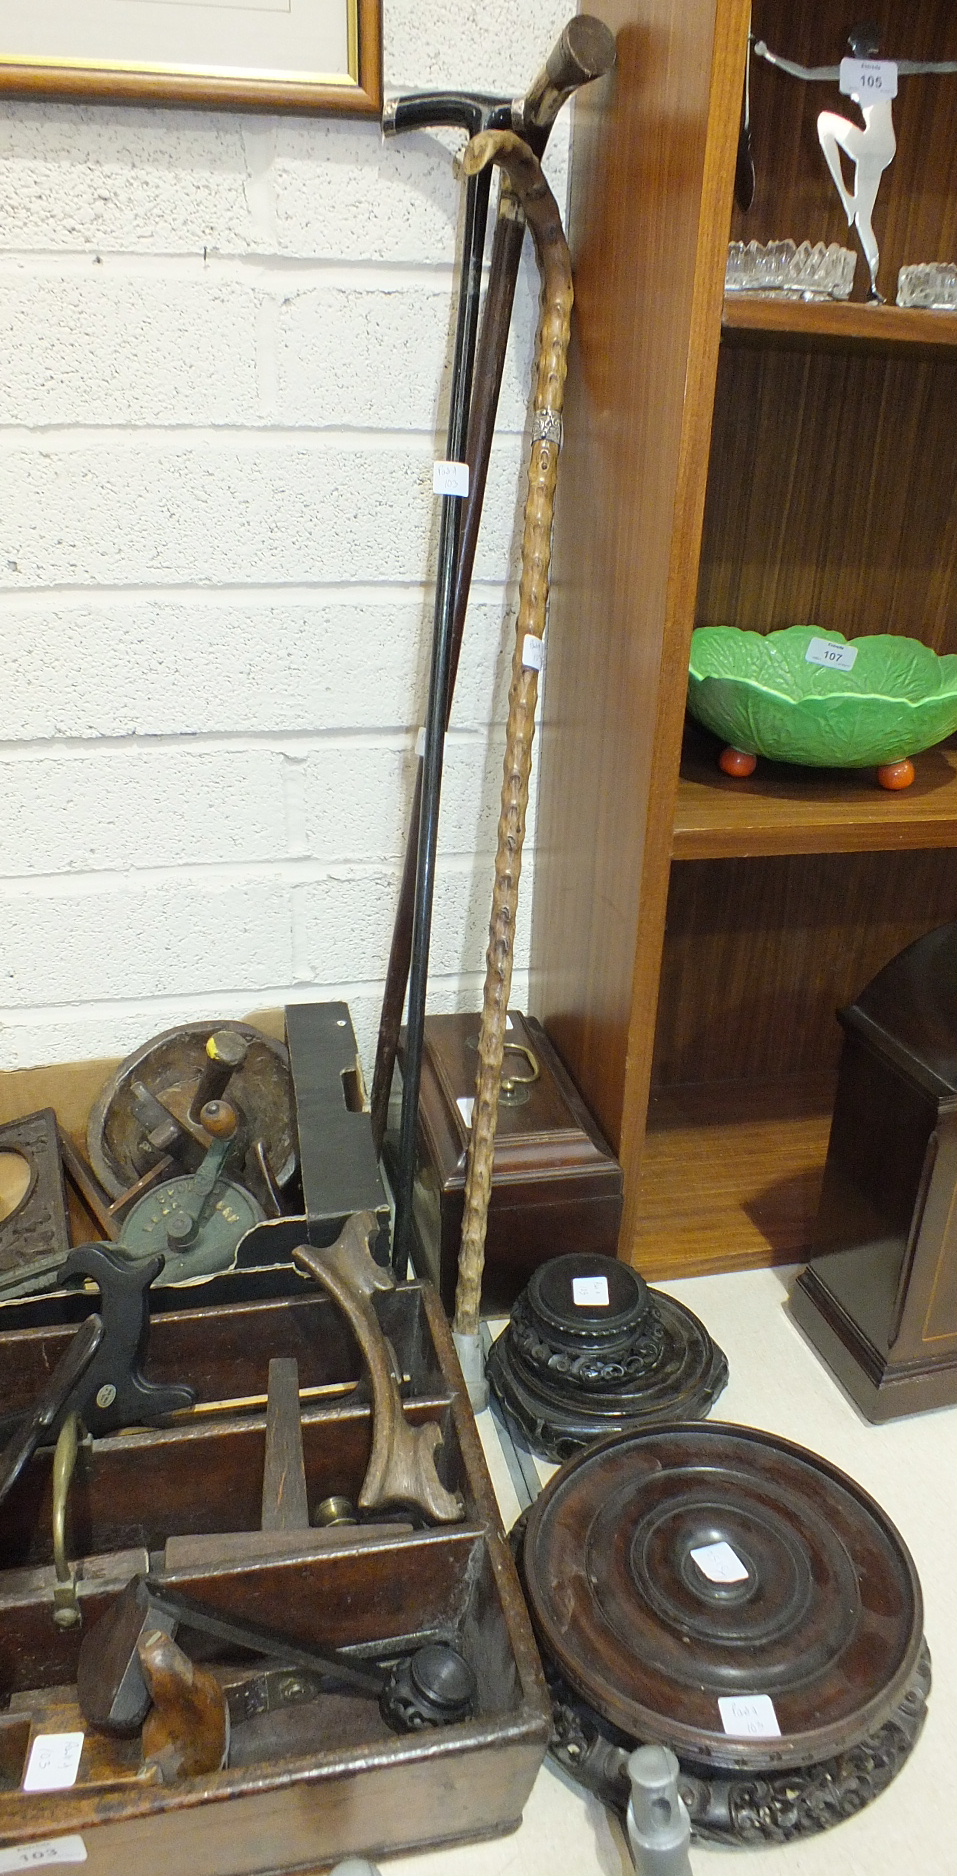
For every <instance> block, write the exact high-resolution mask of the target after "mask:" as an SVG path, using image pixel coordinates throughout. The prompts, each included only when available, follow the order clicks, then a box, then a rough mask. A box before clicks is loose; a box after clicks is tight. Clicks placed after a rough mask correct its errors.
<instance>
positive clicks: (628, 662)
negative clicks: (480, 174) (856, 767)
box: [532, 0, 957, 1275]
mask: <svg viewBox="0 0 957 1876" xmlns="http://www.w3.org/2000/svg"><path fill="white" fill-rule="evenodd" d="M589 5H590V6H591V5H594V6H595V7H596V9H597V10H598V11H599V12H600V13H601V15H602V17H604V18H605V19H606V20H607V21H608V23H609V24H610V25H611V26H612V27H613V28H614V30H615V31H616V35H617V45H618V64H617V68H616V72H615V75H614V78H613V79H612V80H610V81H608V82H603V83H602V84H601V85H598V86H595V87H591V88H589V90H588V92H587V93H583V95H582V98H581V100H580V102H579V105H578V106H577V109H576V128H575V150H574V162H573V167H572V207H571V216H570V228H571V242H572V249H573V258H574V262H575V269H576V315H575V317H576V328H575V347H574V351H573V361H572V368H571V371H570V374H569V385H568V397H567V403H566V432H565V435H566V441H565V448H564V450H563V462H562V477H561V486H560V490H559V502H558V513H557V522H556V535H555V551H554V560H555V580H554V585H553V600H552V611H551V623H550V630H549V637H550V649H549V673H548V684H547V686H546V691H545V698H544V717H543V723H542V736H541V756H540V790H539V814H538V828H537V838H536V869H535V903H534V907H533V933H532V1000H533V1007H534V1008H535V1009H536V1012H537V1013H538V1014H539V1015H540V1016H541V1017H542V1019H543V1021H544V1022H545V1026H546V1028H547V1029H548V1031H549V1033H550V1034H551V1036H552V1039H553V1041H554V1042H555V1043H556V1045H557V1047H558V1049H559V1051H560V1053H561V1054H562V1055H563V1056H564V1058H565V1060H566V1062H567V1064H568V1066H569V1068H570V1069H571V1072H572V1074H573V1075H574V1077H575V1079H576V1080H577V1081H578V1083H579V1085H580V1087H581V1089H582V1091H583V1093H584V1095H585V1097H586V1099H587V1100H588V1101H589V1102H590V1104H591V1106H592V1107H593V1109H594V1110H595V1112H596V1114H597V1115H598V1117H599V1119H600V1120H601V1122H602V1124H603V1125H604V1127H605V1129H606V1131H607V1132H608V1134H609V1135H610V1137H611V1138H612V1140H613V1141H614V1142H615V1144H616V1147H617V1150H618V1152H619V1155H620V1157H621V1160H622V1164H623V1167H624V1171H625V1214H624V1221H623V1226H622V1236H621V1241H620V1246H619V1249H620V1254H621V1255H622V1256H623V1257H625V1258H627V1259H629V1260H630V1261H632V1262H633V1263H635V1264H636V1265H637V1266H638V1267H639V1268H641V1269H643V1270H645V1271H646V1272H647V1273H648V1274H649V1275H665V1274H668V1275H677V1274H679V1273H682V1272H687V1273H690V1272H692V1271H701V1270H705V1269H720V1268H736V1267H739V1266H740V1265H742V1264H747V1263H750V1262H763V1263H774V1262H779V1261H781V1260H782V1259H784V1260H790V1259H794V1258H798V1259H799V1258H801V1257H802V1256H803V1255H804V1254H805V1252H807V1251H808V1249H809V1248H810V1237H811V1226H812V1222H813V1218H814V1210H815V1206H816V1202H817V1182H818V1179H819V1176H820V1172H821V1169H822V1167H823V1162H824V1157H825V1151H826V1145H827V1137H828V1116H829V1109H830V1105H831V1101H832V1099H833V1089H834V1078H835V1074H836V1068H837V1061H838V1056H839V1053H840V1043H841V1031H840V1027H839V1025H838V1023H837V1022H836V1020H835V1011H836V1009H837V1008H838V1007H839V1006H841V1005H842V1004H844V1003H849V1002H851V1001H852V1000H853V998H854V997H855V996H856V995H857V994H858V993H859V991H860V990H861V988H862V987H863V986H864V985H865V984H867V983H868V982H869V981H870V980H871V978H872V977H873V976H874V975H875V974H876V972H877V971H878V970H879V969H880V968H881V966H882V965H883V964H885V963H886V962H887V961H888V960H889V959H890V958H892V957H893V956H895V955H896V953H897V952H898V951H900V950H901V949H903V947H904V946H905V945H906V944H908V943H910V942H911V941H912V940H913V939H915V938H918V937H920V936H921V935H922V934H923V933H924V932H927V931H930V930H932V929H933V928H934V927H935V926H937V925H941V924H944V923H945V922H947V921H949V920H951V919H957V863H955V860H954V853H953V849H954V848H955V847H957V748H950V747H944V748H940V749H936V750H930V751H927V752H925V753H924V754H922V755H919V756H917V757H916V768H917V779H916V781H915V783H914V784H913V786H912V787H911V788H910V789H909V790H905V791H902V792H901V793H900V794H891V793H887V792H885V791H883V790H882V789H880V788H879V787H878V786H877V784H876V781H875V778H874V775H873V772H870V773H868V772H865V773H862V774H856V775H855V774H851V773H848V772H842V773H838V772H833V771H829V772H823V771H822V772H816V771H813V770H799V769H792V768H788V767H786V766H780V767H779V766H777V765H773V764H770V763H763V762H762V763H760V764H759V766H758V769H757V771H756V773H755V775H754V776H753V777H751V778H750V779H749V780H747V781H744V782H739V781H732V780H730V779H729V778H726V777H724V776H723V775H722V774H721V773H720V771H718V770H717V769H716V767H715V763H714V757H715V751H716V747H717V745H716V744H715V742H714V739H709V738H708V737H707V735H706V733H704V732H701V733H699V731H698V729H697V726H694V728H693V729H692V730H691V731H690V733H689V732H688V731H687V729H686V725H685V698H686V694H687V675H688V656H689V649H690V642H691V634H692V631H693V629H694V627H695V625H713V626H738V627H741V628H744V629H746V630H750V631H762V632H767V631H772V630H776V629H778V628H780V627H783V626H788V625H812V626H816V627H819V628H820V629H822V630H826V629H835V630H838V631H840V632H843V633H844V635H845V636H846V637H849V638H850V637H858V636H861V635H862V634H866V633H871V632H894V633H898V634H902V635H905V636H911V637H915V638H920V639H922V640H923V641H924V643H926V644H928V645H930V646H932V647H933V649H934V650H936V651H937V652H940V653H947V652H955V651H957V426H955V422H954V412H955V410H957V314H949V313H930V312H925V311H918V310H912V309H903V308H899V307H896V306H891V305H885V306H879V305H873V304H869V303H867V302H866V301H865V300H864V297H863V295H864V291H865V272H866V270H865V268H864V264H863V261H859V264H858V269H857V280H856V283H855V288H854V293H855V295H856V296H857V297H855V298H852V299H851V300H850V301H846V302H829V303H823V304H822V303H817V302H804V301H780V300H762V299H758V298H751V297H749V296H746V295H735V296H731V297H726V296H725V292H724V282H725V272H726V264H727V251H728V241H729V239H734V240H742V241H750V240H756V241H759V242H768V241H771V240H775V239H782V238H784V237H792V238H793V239H794V240H795V241H801V240H804V239H808V240H811V241H824V242H830V241H839V242H841V243H842V245H849V244H850V242H851V240H852V239H853V237H852V236H849V234H848V230H847V226H846V220H845V218H844V216H843V213H842V210H841V206H840V203H839V201H838V198H837V192H836V190H835V189H834V187H833V183H832V181H831V178H830V176H829V174H828V172H827V169H826V166H825V164H824V161H823V158H822V156H821V152H820V148H819V146H818V139H817V134H816V128H815V120H816V115H817V113H818V111H820V110H821V109H823V108H828V107H829V106H833V105H834V104H835V102H836V96H837V94H836V90H834V89H833V88H832V90H831V91H829V90H828V87H827V86H826V85H805V84H801V83H799V82H797V81H795V80H794V79H790V78H788V77H787V76H786V74H783V73H782V72H781V71H780V70H778V69H775V68H772V67H771V66H769V65H767V64H764V63H763V62H762V61H760V60H755V61H752V66H751V118H752V136H753V152H754V162H755V172H756V189H755V195H754V200H753V204H752V206H751V208H750V210H749V211H748V212H747V213H746V214H745V213H742V211H741V210H740V209H738V208H735V206H734V202H733V194H734V177H735V166H736V158H737V149H738V132H739V126H740V121H741V102H742V96H743V92H744V80H745V65H746V59H747V56H748V34H749V30H750V31H751V32H753V34H754V35H755V37H757V38H763V39H765V40H766V41H767V43H768V44H769V45H770V46H772V47H773V48H774V49H775V51H779V52H780V53H782V54H783V55H785V56H786V57H788V58H790V59H793V60H796V61H798V62H800V63H802V64H806V65H810V66H815V65H826V64H833V63H836V62H837V61H838V59H839V58H840V57H841V55H842V52H843V50H844V46H845V41H846V38H847V33H848V31H849V29H850V26H851V25H852V24H853V20H852V17H851V15H849V14H848V11H847V7H846V4H845V0H752V3H751V4H749V0H589ZM875 18H877V20H878V25H879V30H880V35H881V44H882V46H883V47H886V48H887V56H888V57H893V56H894V55H895V53H896V54H898V55H899V56H902V57H904V56H906V57H908V58H912V59H936V60H946V59H954V58H957V9H953V8H945V7H942V6H941V5H940V4H939V3H938V0H878V10H877V13H876V14H875ZM847 108H849V109H850V108H852V107H849V106H848V107H847ZM894 112H895V126H896V131H897V146H898V147H897V156H896V158H895V161H894V163H893V164H892V165H891V167H890V169H888V171H887V172H886V174H885V176H884V178H883V179H882V184H881V192H880V197H879V201H878V209H877V216H876V228H877V233H878V238H879V241H880V247H881V274H880V281H881V286H882V290H883V291H884V292H885V294H886V295H887V296H888V298H890V297H891V296H892V295H893V294H894V292H895V291H896V285H897V274H898V270H899V268H900V267H901V266H902V265H903V264H905V263H909V262H915V261H932V260H946V259H950V258H957V162H955V158H954V151H955V149H957V78H955V79H945V78H935V79H926V80H925V79H920V78H917V77H912V78H906V79H902V80H901V88H900V95H899V97H898V99H897V100H896V102H895V107H894Z"/></svg>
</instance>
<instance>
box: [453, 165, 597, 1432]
mask: <svg viewBox="0 0 957 1876" xmlns="http://www.w3.org/2000/svg"><path fill="white" fill-rule="evenodd" d="M491 162H495V163H499V164H501V165H502V167H503V168H504V169H505V171H506V173H507V175H508V178H509V181H510V182H511V184H512V187H513V188H514V190H515V192H516V194H517V195H518V198H519V200H520V202H521V204H522V208H523V210H524V212H525V217H526V220H527V222H528V225H529V227H530V228H531V231H532V235H533V238H534V241H535V249H536V253H537V255H538V263H539V267H540V269H541V273H542V301H541V318H540V322H539V328H538V347H537V357H536V377H535V401H534V406H533V419H532V454H531V460H530V462H529V467H528V496H527V499H526V503H525V519H524V526H523V532H522V575H521V582H520V586H519V601H518V619H517V621H516V627H515V652H514V655H513V658H512V683H511V690H510V692H509V706H508V725H507V729H506V737H505V766H504V773H503V779H502V808H501V814H500V817H499V824H498V851H497V853H496V856H495V888H494V892H493V895H492V916H491V922H490V925H489V944H488V953H487V957H486V972H485V995H484V1000H483V1005H482V1024H481V1029H480V1031H479V1066H478V1077H477V1080H476V1084H475V1102H474V1105H473V1108H472V1132H471V1137H470V1139H469V1153H468V1171H467V1174H466V1185H465V1212H464V1217H463V1221H462V1247H461V1251H460V1254H459V1279H458V1286H457V1288H456V1292H455V1320H454V1323H453V1335H454V1338H455V1344H456V1347H457V1349H458V1353H459V1359H460V1361H461V1363H462V1369H463V1373H464V1375H465V1379H466V1383H467V1385H468V1389H469V1395H470V1398H471V1400H472V1404H473V1406H474V1407H479V1406H484V1405H485V1402H486V1400H487V1398H488V1395H487V1389H486V1386H485V1377H484V1365H483V1362H482V1351H481V1342H480V1340H479V1306H480V1302H481V1294H482V1270H483V1266H484V1263H485V1233H486V1227H487V1224H488V1207H489V1198H490V1195H491V1189H492V1171H493V1163H494V1156H495V1129H496V1125H497V1122H498V1102H499V1091H500V1088H501V1081H502V1058H503V1055H504V1052H505V1023H506V1019H507V1015H508V998H509V991H510V989H511V985H512V961H513V957H514V943H515V919H516V914H517V911H518V884H519V879H520V877H521V871H522V845H523V841H524V838H525V815H526V810H527V808H528V780H529V774H530V772H531V766H532V737H533V735H534V731H535V701H536V697H537V695H538V673H539V670H540V668H541V664H542V650H543V648H542V639H543V636H544V632H545V624H546V616H547V611H548V573H549V564H550V561H551V551H552V520H553V516H554V509H555V484H556V482H557V479H558V453H559V449H560V447H561V427H562V418H561V413H562V405H563V403H564V398H565V373H566V370H567V365H568V337H569V328H570V322H571V311H572V297H573V289H572V271H571V259H570V256H569V253H568V245H567V243H566V240H565V236H564V232H563V230H562V224H561V217H560V215H559V212H558V206H557V203H556V201H555V198H554V196H553V195H552V192H551V190H550V189H549V187H548V184H547V182H546V181H545V178H544V176H543V175H542V171H541V166H540V164H539V162H538V159H537V158H536V157H535V155H534V154H533V152H532V151H531V150H530V149H529V148H528V146H527V144H524V143H523V142H522V141H521V139H520V138H519V137H516V136H515V135H514V134H513V133H511V132H509V131H486V132H485V133H483V134H482V135H481V136H478V137H474V138H473V139H472V141H471V143H470V144H469V145H468V147H467V148H466V150H465V153H464V156H463V158H462V167H463V169H464V170H465V173H466V174H467V175H474V174H475V173H476V171H478V170H480V169H483V168H484V167H485V165H486V164H488V163H491Z"/></svg>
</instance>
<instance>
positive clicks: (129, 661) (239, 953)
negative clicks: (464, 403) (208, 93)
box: [0, 0, 567, 1067]
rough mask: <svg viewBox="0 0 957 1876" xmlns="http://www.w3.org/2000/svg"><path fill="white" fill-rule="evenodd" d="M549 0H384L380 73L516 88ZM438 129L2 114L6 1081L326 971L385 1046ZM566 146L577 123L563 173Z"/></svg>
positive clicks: (464, 697) (429, 543) (510, 509)
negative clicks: (407, 132)
mask: <svg viewBox="0 0 957 1876" xmlns="http://www.w3.org/2000/svg"><path fill="white" fill-rule="evenodd" d="M566 13H567V0H561V3H560V4H557V3H556V0H534V3H533V4H532V5H531V6H530V7H528V8H526V9H516V8H515V7H514V6H513V5H511V4H509V5H508V6H506V5H505V4H504V0H484V4H481V5H480V4H479V0H456V5H455V6H453V5H452V4H451V0H386V18H385V58H386V83H387V88H388V89H389V90H392V91H398V90H411V89H417V88H425V87H433V86H443V85H456V86H462V87H475V88H479V89H483V90H493V91H500V92H502V93H503V94H505V95H507V96H511V95H514V94H515V93H517V92H519V91H521V90H523V89H524V87H525V85H526V84H527V83H528V81H529V80H530V78H531V77H532V76H533V74H534V72H535V71H536V69H537V67H538V66H539V65H540V63H541V61H542V59H543V57H544V55H545V53H546V51H547V50H548V48H549V46H550V45H551V44H552V43H553V41H554V39H555V37H556V35H557V33H558V31H559V30H560V27H561V25H562V23H563V21H564V19H565V17H566ZM458 141H460V140H457V139H455V138H453V137H450V136H449V135H448V134H447V133H443V136H442V137H441V138H440V137H437V136H436V137H432V136H425V135H416V136H413V137H410V138H408V139H405V140H396V141H395V142H392V143H384V142H383V141H382V139H381V138H380V135H379V132H378V128H377V126H375V125H373V124H368V123H354V122H349V121H347V120H339V121H337V120H335V119H330V118H319V119H315V120H311V119H308V118H292V117H283V118H270V117H252V116H249V117H247V116H243V115H242V114H235V115H234V114H230V113H225V112H223V113H214V112H208V113H204V112H191V111H182V112H178V111H171V110H141V109H120V108H118V107H117V108H113V107H109V106H102V107H100V106H93V105H86V104H82V105H70V104H65V103H64V104H60V103H53V102H40V103H35V102H12V103H11V102H7V101H5V102H3V103H2V104H0V358H2V361H3V363H2V370H0V790H2V801H3V812H2V814H0V1067H13V1066H20V1065H25V1064H29V1063H33V1062H41V1061H57V1060H66V1059H70V1058H76V1057H81V1056H89V1055H97V1054H113V1053H121V1052H123V1051H125V1050H127V1049H129V1048H131V1047H133V1046H134V1045H135V1044H136V1043H137V1042H139V1041H141V1040H142V1039H143V1038H144V1037H146V1036H147V1035H149V1034H150V1033H152V1032H153V1031H155V1030H158V1029H161V1028H163V1027H165V1026H167V1025H168V1024H170V1023H172V1022H176V1021H180V1020H183V1019H185V1018H187V1017H189V1016H191V1015H196V1014H205V1013H211V1014H238V1013H240V1012H242V1011H245V1010H248V1009H252V1008H256V1007H262V1006H263V1005H265V1004H268V1003H277V1002H281V1001H283V999H285V998H287V997H289V996H290V995H298V996H307V997H322V996H345V997H347V998H348V1000H349V1002H350V1004H351V1007H352V1010H353V1015H354V1019H355V1021H356V1027H357V1030H358V1032H359V1036H360V1042H361V1044H362V1048H363V1054H364V1057H365V1060H366V1064H367V1066H368V1064H369V1063H370V1061H371V1055H372V1051H373V1048H374V1037H375V1029H376V1024H377V1020H378V1007H379V998H380V994H381V979H382V974H383V970H384V967H385V960H386V957H387V953H388V944H389V937H390V933H391V924H392V917H393V912H394V906H395V897H396V892H397V879H398V871H399V866H400V863H401V855H402V849H403V844H404V836H405V822H406V813H407V809H408V803H409V799H410V795H411V788H412V782H413V764H414V757H413V753H412V751H413V746H414V739H415V731H416V728H417V726H418V724H419V722H420V721H421V718H422V714H423V710H424V700H425V689H426V681H427V666H428V646H429V641H430V634H431V609H432V593H431V588H430V586H429V580H430V578H431V577H432V574H433V572H434V556H435V548H436V536H437V515H436V504H435V503H434V500H433V498H432V495H431V474H430V465H431V462H432V459H433V456H434V455H435V454H436V453H437V450H438V453H441V451H442V447H443V442H444V423H445V411H446V408H447V400H448V391H449V385H448V372H449V358H450V349H451V342H450V322H451V307H452V286H453V270H454V260H455V241H456V232H457V225H458V217H459V212H460V206H461V191H460V186H459V184H458V183H457V182H456V181H455V178H454V176H453V173H452V166H451V160H450V152H451V150H452V149H453V148H454V147H455V145H456V143H457V142H458ZM566 165H567V126H564V125H563V126H562V128H561V130H560V132H559V133H558V134H556V136H555V138H554V139H553V143H552V147H551V149H550V152H549V159H548V167H549V170H550V173H551V176H552V180H553V184H554V186H555V187H556V189H557V190H558V192H559V194H560V196H562V195H563V193H564V188H565V172H566ZM537 295H538V282H537V278H536V274H535V270H534V266H533V264H532V263H531V262H530V260H529V259H528V258H527V259H526V263H525V265H524V266H523V271H522V276H521V279H520V282H519V289H518V293H517V296H516V314H515V324H514V330H513V336H512V342H511V344H510V348H509V358H508V365H507V371H506V380H505V384H504V387H503V393H502V402H501V412H500V426H499V437H498V442H497V446H496V451H495V458H494V462H493V466H492V473H491V476H490V481H489V493H488V498H487V502H486V520H485V525H484V527H483V534H482V539H481V542H480V546H479V553H478V560H477V567H476V585H475V589H474V593H473V601H472V606H471V610H470V618H469V628H468V632H467V634H466V641H465V646H464V651H463V657H462V664H461V668H460V673H459V683H458V690H457V697H456V706H455V713H454V719H453V730H452V734H451V737H450V740H449V745H448V751H447V771H446V790H445V798H444V807H443V819H442V828H441V839H440V869H439V880H438V886H437V893H436V913H435V932H434V942H433V962H432V976H431V998H430V1001H431V1005H432V1007H433V1008H435V1009H448V1008H455V1007H466V1008H467V1007H477V1003H478V999H479V995H480V986H481V978H482V972H483V958H484V948H485V942H486V936H487V923H488V909H489V901H490V896H491V864H492V854H493V851H494V842H495V825H496V820H497V813H498V792H499V786H500V772H501V747H502V725H503V719H504V711H505V699H506V693H507V685H508V666H509V660H510V655H511V639H512V632H513V625H514V587H513V584H512V582H513V579H514V573H515V565H516V562H515V549H516V542H517V538H518V529H519V525H520V514H519V501H520V494H521V491H522V484H523V476H524V449H523V444H522V432H523V429H524V426H525V414H526V405H527V400H528V391H529V383H530V370H531V358H532V347H533V338H534V327H535V312H536V304H537ZM532 832H533V825H532V824H530V834H531V833H532ZM529 889H530V878H529V879H528V885H527V887H526V893H525V900H524V904H525V909H526V916H525V918H524V920H520V949H521V952H522V957H521V958H520V963H521V962H522V961H523V959H524V947H525V945H526V944H527V932H528V917H527V907H528V893H529ZM524 989H525V983H524V975H523V972H522V971H521V970H520V971H519V973H518V974H517V977H516V990H515V997H514V1000H515V1001H516V1003H518V1002H520V1001H521V999H522V995H523V992H524Z"/></svg>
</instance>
